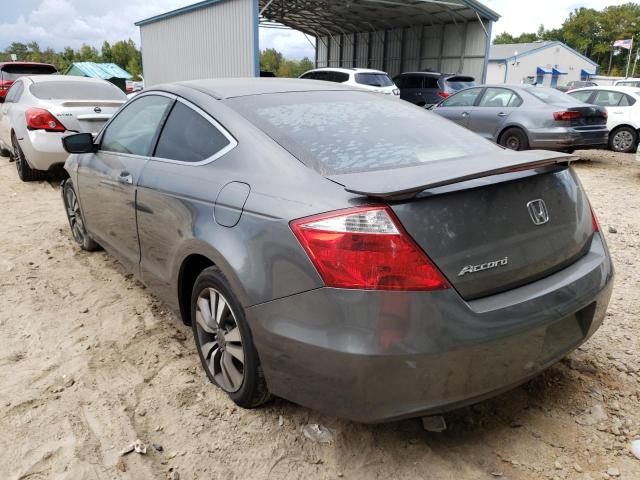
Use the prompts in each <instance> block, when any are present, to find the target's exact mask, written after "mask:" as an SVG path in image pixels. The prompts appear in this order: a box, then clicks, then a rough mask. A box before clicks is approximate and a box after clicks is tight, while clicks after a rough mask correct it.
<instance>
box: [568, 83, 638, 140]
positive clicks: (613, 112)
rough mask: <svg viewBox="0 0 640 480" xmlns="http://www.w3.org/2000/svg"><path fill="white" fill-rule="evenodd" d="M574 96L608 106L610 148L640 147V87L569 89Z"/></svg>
mask: <svg viewBox="0 0 640 480" xmlns="http://www.w3.org/2000/svg"><path fill="white" fill-rule="evenodd" d="M569 95H571V97H573V98H575V99H576V100H579V101H581V102H585V103H591V104H593V105H599V106H601V107H604V108H606V109H607V113H608V114H609V118H608V119H607V128H608V129H609V148H610V149H611V150H613V151H614V152H623V153H631V152H635V151H636V150H637V149H638V129H640V89H639V88H636V87H591V88H581V89H579V90H574V91H572V92H569Z"/></svg>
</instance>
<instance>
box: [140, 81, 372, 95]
mask: <svg viewBox="0 0 640 480" xmlns="http://www.w3.org/2000/svg"><path fill="white" fill-rule="evenodd" d="M180 87H187V88H191V89H193V90H198V91H200V92H202V93H206V94H207V95H210V96H212V97H214V98H216V99H218V100H222V99H225V98H233V97H244V96H248V95H267V94H270V93H289V92H313V91H342V90H348V91H360V90H358V89H355V88H352V87H348V86H344V85H343V84H340V83H334V82H321V81H318V80H303V79H298V78H277V77H276V78H265V77H263V78H253V77H247V78H212V79H202V80H189V81H185V82H176V83H169V84H164V85H157V86H154V87H152V88H150V89H147V90H145V92H149V91H150V90H165V91H169V92H172V91H175V90H176V89H179V88H180Z"/></svg>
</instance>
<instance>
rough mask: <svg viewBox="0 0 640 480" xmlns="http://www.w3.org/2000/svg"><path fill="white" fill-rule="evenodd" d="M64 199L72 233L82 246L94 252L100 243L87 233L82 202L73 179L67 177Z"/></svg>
mask: <svg viewBox="0 0 640 480" xmlns="http://www.w3.org/2000/svg"><path fill="white" fill-rule="evenodd" d="M62 200H63V201H64V209H65V211H66V213H67V220H69V226H70V227H71V234H72V235H73V239H74V240H75V241H76V243H77V244H78V245H80V248H82V249H83V250H86V251H88V252H94V251H96V250H100V245H98V244H97V243H96V242H95V240H93V238H91V235H89V234H88V233H87V230H86V229H85V227H84V220H83V218H82V212H81V211H80V203H79V202H78V196H77V195H76V191H75V190H74V188H73V184H72V183H71V180H69V179H67V180H65V181H64V182H63V183H62Z"/></svg>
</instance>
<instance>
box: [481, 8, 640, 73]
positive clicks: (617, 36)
mask: <svg viewBox="0 0 640 480" xmlns="http://www.w3.org/2000/svg"><path fill="white" fill-rule="evenodd" d="M629 38H633V39H634V40H633V56H632V61H633V60H634V59H635V55H636V48H637V47H640V4H637V3H631V2H630V3H625V4H623V5H615V6H610V7H606V8H604V9H602V10H596V9H593V8H585V7H581V8H576V9H575V10H574V11H573V12H571V13H570V14H569V17H568V18H567V19H566V20H565V21H564V23H563V24H562V26H561V27H560V28H554V29H551V30H547V29H545V28H544V25H540V27H539V28H538V31H537V32H532V33H523V34H521V35H518V36H513V35H511V34H509V33H507V32H503V33H501V34H500V35H498V36H496V37H495V39H494V40H493V43H494V44H505V43H529V42H536V41H540V40H559V41H561V42H564V43H566V44H567V45H569V46H570V47H571V48H573V49H574V50H577V51H578V52H580V53H581V54H583V55H584V56H585V57H588V58H590V59H591V60H593V61H594V62H596V63H597V64H598V65H599V66H600V70H599V71H600V73H601V74H607V75H616V76H622V75H624V74H625V70H626V66H627V59H628V55H629V51H628V50H624V49H614V48H613V42H615V41H616V40H622V39H629ZM638 51H640V50H638Z"/></svg>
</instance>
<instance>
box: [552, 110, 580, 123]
mask: <svg viewBox="0 0 640 480" xmlns="http://www.w3.org/2000/svg"><path fill="white" fill-rule="evenodd" d="M578 118H582V113H580V112H569V111H567V112H554V113H553V119H554V120H555V121H556V122H568V121H570V120H577V119H578Z"/></svg>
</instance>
